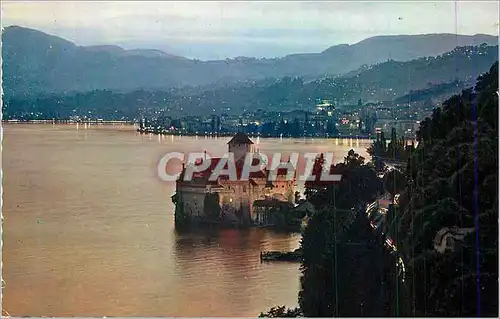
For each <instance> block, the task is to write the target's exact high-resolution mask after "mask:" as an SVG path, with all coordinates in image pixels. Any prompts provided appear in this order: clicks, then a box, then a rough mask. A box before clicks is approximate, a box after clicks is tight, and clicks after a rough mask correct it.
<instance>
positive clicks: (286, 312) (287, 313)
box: [259, 306, 302, 318]
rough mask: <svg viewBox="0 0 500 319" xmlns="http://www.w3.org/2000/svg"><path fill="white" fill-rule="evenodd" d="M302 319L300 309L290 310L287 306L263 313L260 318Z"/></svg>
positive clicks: (273, 308)
mask: <svg viewBox="0 0 500 319" xmlns="http://www.w3.org/2000/svg"><path fill="white" fill-rule="evenodd" d="M296 317H302V311H301V310H300V308H294V309H289V308H286V307H285V306H277V307H272V308H271V309H269V311H268V312H262V313H261V314H260V315H259V318H296Z"/></svg>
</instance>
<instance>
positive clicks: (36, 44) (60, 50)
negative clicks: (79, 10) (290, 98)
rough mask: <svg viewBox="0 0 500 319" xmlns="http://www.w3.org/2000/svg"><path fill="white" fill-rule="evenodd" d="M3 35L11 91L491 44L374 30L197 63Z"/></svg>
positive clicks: (314, 72)
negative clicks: (364, 35) (267, 54)
mask: <svg viewBox="0 0 500 319" xmlns="http://www.w3.org/2000/svg"><path fill="white" fill-rule="evenodd" d="M2 41H3V44H2V47H3V52H2V57H3V80H4V91H5V93H6V94H16V95H18V94H36V93H39V92H46V93H47V92H56V93H57V92H69V91H90V90H96V89H107V90H119V91H132V90H137V89H147V90H165V89H168V88H171V87H180V86H199V85H210V84H231V83H235V82H237V81H247V80H261V79H264V78H281V77H284V76H291V77H296V76H300V77H304V78H306V79H314V78H320V77H324V76H336V75H341V74H344V73H347V72H350V71H353V70H356V69H358V68H360V67H361V66H362V65H372V64H376V63H380V62H384V61H387V60H388V59H393V60H397V61H409V60H412V59H415V58H419V57H423V56H429V57H433V56H437V55H440V54H443V53H445V52H448V51H451V50H453V49H454V48H455V47H457V46H469V45H479V44H482V43H486V44H497V43H498V40H497V37H494V36H489V35H474V36H463V35H453V34H430V35H401V36H380V37H373V38H369V39H366V40H363V41H361V42H359V43H357V44H353V45H347V44H344V45H336V46H332V47H330V48H328V49H327V50H325V51H323V52H321V53H312V54H292V55H288V56H285V57H283V58H276V59H255V58H247V57H241V58H236V59H227V60H220V61H198V60H191V59H187V58H184V57H179V56H174V55H170V54H168V53H165V52H162V51H158V50H124V49H122V48H120V47H118V46H112V45H106V46H88V47H82V46H78V45H76V44H74V43H72V42H69V41H67V40H64V39H62V38H59V37H56V36H52V35H48V34H45V33H43V32H40V31H37V30H33V29H28V28H23V27H19V26H10V27H7V28H5V29H4V31H3V33H2Z"/></svg>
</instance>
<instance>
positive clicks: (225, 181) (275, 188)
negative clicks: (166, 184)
mask: <svg viewBox="0 0 500 319" xmlns="http://www.w3.org/2000/svg"><path fill="white" fill-rule="evenodd" d="M228 151H229V152H230V153H233V154H234V160H235V167H236V173H237V179H236V180H231V179H229V176H224V175H222V176H220V177H218V178H217V179H216V180H213V181H211V180H209V177H210V176H211V175H212V173H213V171H214V170H215V168H216V167H217V164H218V163H219V161H220V160H221V158H211V159H210V161H211V162H210V165H209V167H208V168H207V169H206V170H204V171H202V172H198V173H195V174H194V175H193V178H192V179H191V180H189V181H186V180H184V175H185V172H186V169H187V168H186V167H184V168H183V171H182V172H181V175H180V176H179V179H178V180H177V182H176V195H175V196H176V205H180V208H181V210H180V211H182V212H183V214H184V216H187V217H188V219H189V220H190V222H191V223H202V222H205V221H213V220H217V221H222V222H226V223H231V224H246V225H248V224H253V223H254V221H255V220H256V216H255V214H254V207H253V204H254V202H255V201H257V200H266V199H271V198H273V199H276V200H279V201H290V200H289V199H290V198H293V194H294V188H295V184H296V179H295V176H294V177H293V178H292V179H288V178H287V170H286V169H278V170H277V172H276V178H275V180H272V181H270V180H269V176H270V174H271V173H272V172H271V171H270V170H268V169H262V170H260V171H257V172H251V173H250V174H249V177H248V178H247V179H242V178H241V176H242V170H243V164H244V159H245V156H246V155H247V153H254V152H255V149H254V143H253V142H252V141H251V140H250V139H249V138H248V136H247V135H246V134H244V133H241V132H239V133H237V134H236V135H235V136H234V137H233V138H232V139H231V140H230V141H229V142H228ZM206 160H208V159H206ZM256 160H257V159H254V163H253V164H254V165H256V164H257V162H255V161H256ZM224 168H225V169H227V168H228V167H227V164H226V166H225V167H224ZM207 194H217V195H218V196H217V197H218V201H219V207H220V215H219V214H218V213H216V214H217V215H218V216H214V215H213V214H212V212H210V211H209V209H208V208H207V207H204V206H205V200H206V197H207ZM290 194H292V195H291V196H290Z"/></svg>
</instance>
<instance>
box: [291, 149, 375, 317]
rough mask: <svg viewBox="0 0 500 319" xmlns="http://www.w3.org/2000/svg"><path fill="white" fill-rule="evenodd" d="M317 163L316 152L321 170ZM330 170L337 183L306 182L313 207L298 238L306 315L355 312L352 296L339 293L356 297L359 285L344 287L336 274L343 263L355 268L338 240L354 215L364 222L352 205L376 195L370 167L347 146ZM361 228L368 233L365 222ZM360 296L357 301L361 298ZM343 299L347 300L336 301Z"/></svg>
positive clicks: (343, 239) (341, 273)
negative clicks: (339, 161)
mask: <svg viewBox="0 0 500 319" xmlns="http://www.w3.org/2000/svg"><path fill="white" fill-rule="evenodd" d="M323 164H324V161H322V157H321V156H318V158H317V161H316V165H317V167H318V168H317V169H319V170H320V171H321V170H322V169H323V167H322V165H323ZM333 170H335V171H336V172H339V173H341V174H342V179H341V181H340V182H339V183H336V184H334V183H329V184H326V185H325V184H322V183H318V182H311V183H309V185H308V187H309V191H308V192H307V196H308V200H309V201H310V202H311V203H312V204H313V205H314V206H315V208H316V211H317V213H316V214H314V215H313V216H311V217H310V220H309V223H308V225H307V227H306V229H305V230H304V233H303V236H302V240H301V251H302V252H303V256H302V258H303V259H302V265H301V273H302V276H301V291H300V293H299V304H300V307H301V309H302V311H303V312H304V315H305V316H306V317H333V316H335V315H353V314H354V315H356V314H357V315H359V313H358V312H356V311H357V310H359V309H360V307H359V306H360V305H359V304H357V303H356V301H354V302H352V301H351V302H350V303H349V302H348V301H347V300H346V299H343V298H344V297H342V296H349V298H351V297H352V298H358V297H355V296H356V292H355V291H354V290H358V291H359V290H362V289H363V287H361V288H360V287H355V289H352V288H349V284H348V283H347V282H346V281H343V279H342V277H344V276H347V273H349V268H351V269H352V268H353V267H356V266H354V265H353V264H350V263H348V260H349V258H351V257H352V255H350V254H349V251H350V249H352V247H351V248H348V247H347V246H343V245H345V244H347V243H349V242H350V241H352V240H353V239H354V238H355V237H356V236H354V237H346V236H347V235H346V234H347V233H349V232H350V229H356V227H357V226H356V227H354V226H353V225H354V224H355V222H356V220H358V218H361V219H360V222H362V221H363V220H364V221H365V222H366V223H368V221H367V220H366V217H365V214H358V213H357V212H358V206H364V203H365V202H367V201H368V200H370V199H372V198H373V197H374V196H376V194H377V192H378V191H379V189H380V186H381V185H380V182H379V181H378V178H377V176H376V172H375V169H374V167H373V166H372V165H370V164H366V163H365V162H364V158H363V157H362V156H360V155H359V154H357V153H355V152H354V151H353V150H351V151H349V152H348V154H347V156H346V157H345V158H344V162H343V163H340V164H337V165H336V166H334V167H333ZM366 225H368V224H366ZM352 227H354V228H352ZM365 229H367V230H368V233H369V234H371V229H370V227H369V225H368V226H367V227H366V228H365ZM354 233H359V232H357V231H354ZM351 236H352V235H351ZM368 237H369V235H368ZM349 256H351V257H349ZM365 262H366V263H365V265H366V266H367V267H368V266H369V265H372V264H373V260H365ZM349 278H353V277H349ZM339 287H342V288H339ZM336 288H338V289H336ZM339 289H340V290H339ZM346 298H347V297H346ZM349 298H347V299H349ZM360 298H361V299H358V300H365V299H366V298H365V297H360ZM346 302H347V303H348V305H346V306H341V305H342V303H346ZM356 309H357V310H356ZM370 311H371V310H370ZM370 311H368V314H369V313H370ZM374 313H375V311H374V310H373V311H372V314H374Z"/></svg>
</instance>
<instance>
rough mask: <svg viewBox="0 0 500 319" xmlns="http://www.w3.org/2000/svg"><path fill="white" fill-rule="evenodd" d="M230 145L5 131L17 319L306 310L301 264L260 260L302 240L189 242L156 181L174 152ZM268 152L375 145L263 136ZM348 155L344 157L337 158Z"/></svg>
mask: <svg viewBox="0 0 500 319" xmlns="http://www.w3.org/2000/svg"><path fill="white" fill-rule="evenodd" d="M228 140H229V138H227V137H226V138H219V139H209V138H204V137H198V138H195V137H170V136H168V137H158V136H141V135H138V134H137V133H136V132H135V131H134V130H133V129H132V127H130V126H111V125H110V126H101V127H96V126H94V127H90V128H88V129H85V128H84V127H83V126H81V125H80V126H79V129H77V128H76V126H75V125H56V126H54V125H51V124H47V125H32V124H27V125H22V124H7V125H4V137H3V159H2V161H3V186H4V190H3V215H4V222H3V278H4V280H5V282H6V287H5V289H4V293H3V308H4V309H5V310H7V311H8V313H9V314H10V315H12V316H38V317H39V316H86V317H91V316H95V317H97V316H101V317H102V316H142V317H152V316H163V317H166V316H191V317H196V316H210V317H219V316H232V317H241V316H247V317H252V316H257V315H258V314H259V313H260V312H261V311H265V310H266V309H268V308H269V307H271V306H274V305H287V306H289V307H294V306H296V305H297V293H298V290H299V265H298V264H293V263H264V264H261V263H260V259H259V252H260V251H261V250H293V249H295V248H297V247H298V245H299V240H300V235H298V234H296V235H289V234H276V233H273V232H272V231H268V230H263V229H251V230H246V231H242V230H220V231H216V230H212V231H208V230H207V231H199V232H191V233H187V234H178V233H176V231H175V230H174V217H173V211H174V207H173V204H172V202H171V199H170V196H171V195H172V194H173V193H174V191H175V185H173V184H171V183H165V182H162V181H160V180H159V178H158V177H157V163H158V161H159V159H160V158H161V157H162V156H163V155H164V154H165V153H166V152H168V151H178V152H189V151H197V152H200V151H204V150H208V151H210V153H211V154H216V155H222V154H223V153H224V151H226V143H227V141H228ZM254 141H255V142H258V148H259V149H260V150H261V151H262V152H272V151H273V152H274V151H283V152H291V151H299V152H326V151H333V152H334V154H336V159H337V160H342V157H343V156H344V155H345V154H346V153H347V151H348V150H349V149H351V148H353V149H355V150H356V151H358V152H359V153H360V154H362V155H364V156H367V154H366V151H365V149H366V147H367V146H368V145H369V141H355V140H354V141H349V140H340V141H339V140H333V139H330V140H311V139H308V140H305V139H297V140H293V139H283V140H280V139H259V140H258V141H256V140H254ZM337 154H338V155H337Z"/></svg>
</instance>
